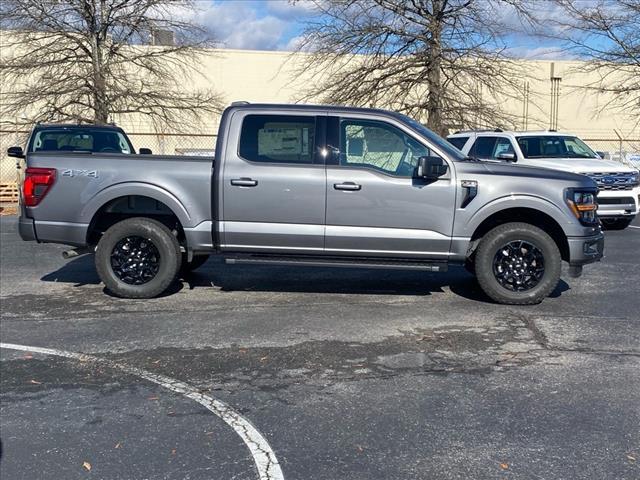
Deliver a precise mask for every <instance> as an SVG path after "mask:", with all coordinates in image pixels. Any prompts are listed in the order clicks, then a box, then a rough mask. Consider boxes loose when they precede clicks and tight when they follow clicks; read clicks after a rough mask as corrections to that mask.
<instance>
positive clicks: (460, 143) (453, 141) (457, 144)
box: [447, 137, 469, 150]
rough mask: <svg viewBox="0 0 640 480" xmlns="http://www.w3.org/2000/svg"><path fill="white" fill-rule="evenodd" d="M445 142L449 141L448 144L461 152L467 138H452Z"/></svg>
mask: <svg viewBox="0 0 640 480" xmlns="http://www.w3.org/2000/svg"><path fill="white" fill-rule="evenodd" d="M447 140H449V143H450V144H451V145H453V146H454V147H456V148H457V149H458V150H462V147H464V144H465V143H467V140H469V137H453V138H447Z"/></svg>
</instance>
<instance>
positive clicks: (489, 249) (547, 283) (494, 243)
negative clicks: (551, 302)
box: [475, 222, 562, 305]
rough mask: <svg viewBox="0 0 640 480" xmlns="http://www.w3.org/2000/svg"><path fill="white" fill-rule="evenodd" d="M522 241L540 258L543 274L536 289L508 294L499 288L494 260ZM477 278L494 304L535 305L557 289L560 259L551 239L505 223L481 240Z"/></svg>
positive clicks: (523, 225) (530, 228) (523, 226)
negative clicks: (514, 243)
mask: <svg viewBox="0 0 640 480" xmlns="http://www.w3.org/2000/svg"><path fill="white" fill-rule="evenodd" d="M519 240H523V241H525V242H529V243H531V244H532V245H534V246H535V247H536V248H537V249H538V250H539V251H540V252H541V253H542V255H543V261H544V273H543V274H542V277H541V278H540V280H539V282H538V283H537V285H535V286H533V287H532V288H531V289H529V290H526V291H518V292H516V291H511V290H509V289H508V288H506V287H504V286H502V285H501V284H500V282H499V281H498V279H497V278H496V275H495V274H494V258H495V257H496V255H497V253H498V251H499V250H500V249H502V248H503V246H505V245H506V244H508V243H509V242H512V241H519ZM475 267H476V268H475V270H476V277H477V278H478V283H479V284H480V288H482V290H483V291H484V292H485V293H486V294H487V295H488V296H489V297H490V298H491V299H492V300H494V301H496V302H498V303H502V304H506V305H535V304H537V303H540V302H541V301H542V300H543V299H545V298H546V297H547V296H548V295H549V294H550V293H551V292H553V290H554V289H555V288H556V286H557V285H558V282H559V281H560V272H561V269H562V258H561V255H560V250H559V249H558V246H557V245H556V243H555V242H554V241H553V239H552V238H551V237H550V236H549V235H548V234H547V233H545V232H544V231H543V230H541V229H540V228H538V227H535V226H533V225H531V224H528V223H520V222H517V223H516V222H514V223H506V224H503V225H499V226H497V227H495V228H494V229H493V230H491V231H489V232H488V233H487V234H486V235H485V236H484V237H483V239H482V240H481V242H480V245H479V246H478V249H477V251H476V258H475Z"/></svg>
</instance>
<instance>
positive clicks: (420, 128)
mask: <svg viewBox="0 0 640 480" xmlns="http://www.w3.org/2000/svg"><path fill="white" fill-rule="evenodd" d="M396 115H397V116H398V118H399V119H400V120H401V121H402V122H403V123H405V124H406V125H407V126H409V127H411V128H412V129H413V130H414V131H416V132H417V133H419V134H420V135H422V136H423V137H424V138H426V139H427V140H429V141H430V142H431V143H433V144H434V145H436V146H437V147H438V148H439V149H440V150H442V151H443V152H445V153H446V154H447V155H448V156H449V157H450V158H451V159H452V160H457V161H462V160H464V159H465V158H466V157H465V155H464V153H462V152H461V151H460V150H458V149H457V148H456V147H454V146H453V145H451V144H450V143H449V142H447V141H446V140H445V139H444V138H442V137H440V136H439V135H436V133H434V132H432V131H431V130H429V129H428V128H427V127H425V126H424V125H422V124H421V123H419V122H416V121H415V120H414V119H412V118H410V117H407V116H406V115H402V114H401V113H397V114H396Z"/></svg>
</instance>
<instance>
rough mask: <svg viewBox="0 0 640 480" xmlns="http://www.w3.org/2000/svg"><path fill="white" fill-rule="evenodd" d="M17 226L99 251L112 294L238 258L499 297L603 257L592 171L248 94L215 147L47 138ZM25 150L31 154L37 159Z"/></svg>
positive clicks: (384, 116)
mask: <svg viewBox="0 0 640 480" xmlns="http://www.w3.org/2000/svg"><path fill="white" fill-rule="evenodd" d="M22 164H23V165H22V168H21V169H20V172H21V175H22V193H21V194H22V202H21V217H20V220H19V228H20V235H21V236H22V238H23V239H25V240H37V241H39V242H57V243H63V244H68V245H72V246H75V247H78V248H77V249H76V250H72V251H68V252H66V254H67V256H72V255H75V254H79V253H86V252H91V251H95V263H96V268H97V271H98V274H99V275H100V278H101V279H102V281H103V282H104V283H105V285H106V287H107V288H108V289H109V290H110V291H111V292H113V293H114V294H116V295H119V296H123V297H130V298H148V297H153V296H156V295H158V294H160V293H162V292H163V291H164V290H166V289H167V287H169V285H170V284H171V283H172V282H174V281H175V279H176V277H177V275H178V274H179V272H180V270H181V268H182V269H183V270H184V269H189V268H196V267H197V266H199V265H201V264H202V263H203V262H204V261H205V260H206V258H207V257H208V255H209V254H211V253H214V252H215V253H220V254H222V255H224V257H225V259H226V261H227V262H229V263H251V264H256V263H261V264H273V265H305V266H308V265H320V266H336V267H339V266H348V267H353V266H357V267H367V268H400V269H418V270H425V271H432V272H436V271H445V270H446V269H447V266H448V265H449V264H460V265H466V267H467V268H468V269H469V270H470V271H472V272H475V274H476V275H477V278H478V282H479V284H480V286H481V287H482V289H483V290H484V291H485V292H486V293H487V295H488V296H489V297H491V298H492V299H494V300H495V301H498V302H501V303H510V304H533V303H538V302H540V301H541V300H542V299H543V298H545V297H546V296H547V295H548V294H549V293H550V292H552V291H553V289H554V288H555V287H556V285H557V283H558V281H559V278H560V271H561V263H562V260H565V261H567V262H569V264H570V266H571V268H570V273H571V274H572V275H573V276H578V275H579V274H580V272H581V269H582V265H583V264H586V263H590V262H593V261H596V260H598V259H600V258H601V257H602V253H603V235H602V232H601V231H600V226H599V223H598V218H597V215H596V213H595V212H596V209H597V204H596V193H597V188H596V184H595V183H594V181H593V180H591V179H589V178H587V177H585V176H582V175H575V174H572V173H567V172H561V171H553V170H548V169H541V168H532V167H523V166H518V165H503V164H492V163H485V162H479V161H474V160H471V159H469V158H467V157H465V156H464V155H463V154H462V153H461V152H460V151H459V150H458V149H456V148H454V147H453V146H452V145H450V144H449V143H448V142H446V141H445V140H443V139H442V138H440V137H438V136H437V135H435V134H434V133H433V132H431V131H430V130H428V129H426V128H425V127H423V126H422V125H420V124H419V123H417V122H415V121H413V120H411V119H410V118H408V117H406V116H404V115H401V114H397V113H393V112H388V111H383V110H372V109H356V108H346V107H328V106H303V105H257V104H255V105H250V104H246V103H243V104H239V105H232V106H231V107H229V108H227V109H226V110H225V112H224V114H223V115H222V118H221V124H220V129H219V133H218V139H217V145H216V157H215V159H212V158H203V157H188V156H148V155H142V156H139V155H136V156H134V155H128V154H123V153H91V154H87V153H81V152H39V151H36V152H34V153H29V154H27V156H26V159H24V160H23V161H22ZM25 164H26V165H25Z"/></svg>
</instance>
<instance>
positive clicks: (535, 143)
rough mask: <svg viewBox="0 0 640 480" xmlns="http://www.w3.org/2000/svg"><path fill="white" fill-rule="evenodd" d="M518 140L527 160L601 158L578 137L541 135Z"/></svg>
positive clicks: (518, 138)
mask: <svg viewBox="0 0 640 480" xmlns="http://www.w3.org/2000/svg"><path fill="white" fill-rule="evenodd" d="M516 139H517V140H518V145H520V150H522V154H523V155H524V156H525V158H600V157H599V156H598V155H596V153H595V152H594V151H593V150H591V149H590V148H589V147H588V146H587V144H586V143H584V142H583V141H582V140H580V139H579V138H578V137H565V136H559V135H540V136H526V137H524V136H523V137H516Z"/></svg>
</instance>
